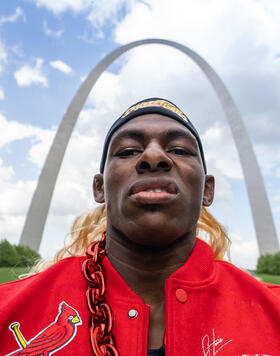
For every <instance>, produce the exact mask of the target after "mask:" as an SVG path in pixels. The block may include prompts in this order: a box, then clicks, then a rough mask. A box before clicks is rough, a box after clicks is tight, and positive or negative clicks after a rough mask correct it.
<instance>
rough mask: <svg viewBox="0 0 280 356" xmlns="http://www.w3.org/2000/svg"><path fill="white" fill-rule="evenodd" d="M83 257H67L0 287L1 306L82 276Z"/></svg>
mask: <svg viewBox="0 0 280 356" xmlns="http://www.w3.org/2000/svg"><path fill="white" fill-rule="evenodd" d="M83 260H84V258H83V257H68V258H65V259H63V260H61V261H58V262H56V263H54V264H53V265H52V266H50V267H49V268H47V269H45V270H44V271H42V272H39V273H35V274H33V275H31V276H29V277H26V278H22V279H18V280H15V281H12V282H8V283H3V284H1V285H0V294H1V300H2V301H1V304H2V303H4V304H6V302H8V301H10V300H11V299H17V298H18V297H19V296H20V295H23V294H32V292H33V291H35V290H36V293H37V291H38V290H44V289H45V288H50V287H51V285H52V283H56V284H57V285H62V284H63V283H67V282H70V281H73V280H76V279H77V278H80V276H82V272H81V271H82V269H81V266H82V263H83Z"/></svg>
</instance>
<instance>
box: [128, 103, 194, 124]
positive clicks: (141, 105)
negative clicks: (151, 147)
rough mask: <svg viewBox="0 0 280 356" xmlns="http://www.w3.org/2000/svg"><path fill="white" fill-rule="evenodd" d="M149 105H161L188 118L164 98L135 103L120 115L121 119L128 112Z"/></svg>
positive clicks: (185, 118)
mask: <svg viewBox="0 0 280 356" xmlns="http://www.w3.org/2000/svg"><path fill="white" fill-rule="evenodd" d="M149 106H160V107H163V108H164V109H167V110H170V111H172V112H174V113H176V114H177V115H179V116H180V117H181V118H182V119H183V120H185V121H189V120H188V118H187V117H186V115H185V114H184V113H183V112H182V111H181V110H180V109H178V108H177V107H176V106H174V105H172V104H171V103H169V102H168V101H166V100H151V101H144V102H142V103H140V104H136V105H134V106H132V107H131V108H129V109H128V110H126V112H125V113H124V114H123V116H122V119H123V118H124V117H126V116H127V115H128V114H130V113H131V112H132V111H136V110H138V109H142V108H146V107H149Z"/></svg>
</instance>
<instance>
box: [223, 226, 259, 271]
mask: <svg viewBox="0 0 280 356" xmlns="http://www.w3.org/2000/svg"><path fill="white" fill-rule="evenodd" d="M230 237H231V241H232V245H231V259H232V262H233V263H234V264H235V265H237V266H239V267H242V268H248V269H255V268H256V265H257V260H258V255H259V251H258V246H257V241H256V239H251V240H246V239H244V237H242V236H241V235H240V233H234V232H231V233H230Z"/></svg>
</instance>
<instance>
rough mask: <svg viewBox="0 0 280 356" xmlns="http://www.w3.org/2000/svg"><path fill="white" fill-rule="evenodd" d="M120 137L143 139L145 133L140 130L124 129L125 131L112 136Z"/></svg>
mask: <svg viewBox="0 0 280 356" xmlns="http://www.w3.org/2000/svg"><path fill="white" fill-rule="evenodd" d="M120 138H132V139H134V140H139V141H140V140H144V139H145V134H144V132H143V131H141V130H125V131H121V132H118V133H117V134H116V136H115V137H114V140H115V139H120Z"/></svg>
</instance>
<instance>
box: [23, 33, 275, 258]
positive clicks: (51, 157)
mask: <svg viewBox="0 0 280 356" xmlns="http://www.w3.org/2000/svg"><path fill="white" fill-rule="evenodd" d="M147 44H162V45H166V46H170V47H173V48H176V49H177V50H179V51H180V52H183V53H184V54H186V55H187V56H188V57H190V58H191V59H192V60H193V61H194V62H195V63H196V64H197V65H198V66H199V68H200V69H201V70H202V72H203V73H204V74H205V75H206V77H207V79H208V80H209V82H210V83H211V84H212V86H213V89H214V90H215V92H216V94H217V96H218V99H219V101H220V103H221V105H222V108H223V111H224V113H225V116H226V119H227V121H228V124H229V126H230V129H231V133H232V136H233V139H234V142H235V145H236V148H237V151H238V155H239V159H240V163H241V167H242V170H243V174H244V178H245V184H246V188H247V192H248V197H249V202H250V206H251V211H252V215H253V221H254V226H255V231H256V236H257V243H258V247H259V252H260V254H265V253H273V252H276V251H277V250H279V243H278V239H277V235H276V229H275V225H274V222H273V217H272V214H271V209H270V205H269V201H268V198H267V194H266V191H265V186H264V182H263V179H262V175H261V172H260V168H259V166H258V163H257V160H256V156H255V154H254V151H253V147H252V144H251V141H250V139H249V136H248V133H247V130H246V128H245V125H244V123H243V120H242V118H241V115H240V113H239V111H238V109H237V107H236V105H235V103H234V101H233V99H232V97H231V95H230V93H229V91H228V90H227V88H226V87H225V85H224V83H223V82H222V80H221V79H220V77H219V76H218V74H217V73H216V72H215V71H214V69H213V68H212V67H211V66H210V65H209V64H208V63H207V62H206V61H205V60H204V59H203V58H202V57H200V56H199V55H198V54H197V53H196V52H194V51H193V50H191V49H190V48H188V47H186V46H184V45H182V44H180V43H177V42H173V41H168V40H164V39H144V40H140V41H135V42H131V43H128V44H126V45H124V46H122V47H119V48H117V49H116V50H114V51H113V52H111V53H110V54H109V55H107V56H106V57H105V58H104V59H103V60H102V61H101V62H99V64H98V65H97V66H96V67H95V68H94V69H93V70H92V71H91V72H90V74H89V75H88V77H87V78H86V80H85V81H84V82H83V83H82V84H81V86H80V88H79V90H78V91H77V93H76V95H75V96H74V98H73V99H72V101H71V103H70V106H69V107H68V109H67V111H66V113H65V115H64V117H63V120H62V121H61V124H60V126H59V128H58V130H57V133H56V136H55V138H54V140H53V143H52V145H51V148H50V151H49V153H48V155H47V159H46V162H45V164H44V167H43V169H42V172H41V175H40V178H39V181H38V185H37V187H36V189H35V192H34V195H33V198H32V201H31V205H30V207H29V211H28V214H27V217H26V220H25V224H24V228H23V231H22V235H21V238H20V244H21V245H29V246H30V247H32V248H33V249H35V250H39V247H40V243H41V240H42V235H43V231H44V227H45V222H46V219H47V215H48V211H49V207H50V202H51V199H52V195H53V191H54V187H55V183H56V180H57V176H58V173H59V170H60V167H61V164H62V160H63V157H64V153H65V151H66V148H67V145H68V142H69V140H70V137H71V134H72V131H73V129H74V127H75V124H76V121H77V119H78V116H79V114H80V111H81V110H82V108H83V105H84V103H85V101H86V99H87V97H88V95H89V93H90V91H91V89H92V88H93V86H94V84H95V83H96V81H97V80H98V78H99V77H100V75H101V74H102V73H103V72H104V71H105V70H106V68H107V67H108V66H109V65H110V64H111V63H113V62H114V60H115V59H117V58H118V57H119V56H121V55H122V54H123V53H125V52H127V51H129V50H130V49H132V48H135V47H138V46H142V45H147Z"/></svg>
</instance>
